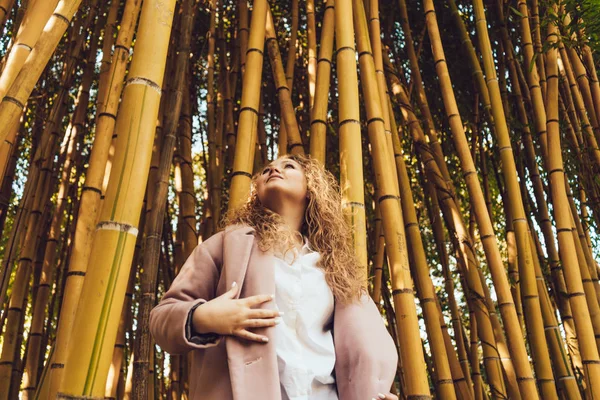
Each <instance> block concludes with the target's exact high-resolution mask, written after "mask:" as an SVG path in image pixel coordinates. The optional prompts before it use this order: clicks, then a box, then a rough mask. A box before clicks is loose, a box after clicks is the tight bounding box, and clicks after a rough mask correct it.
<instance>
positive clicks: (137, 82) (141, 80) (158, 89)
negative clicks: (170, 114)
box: [125, 76, 162, 94]
mask: <svg viewBox="0 0 600 400" xmlns="http://www.w3.org/2000/svg"><path fill="white" fill-rule="evenodd" d="M129 85H145V86H148V87H150V88H151V89H154V91H155V92H157V93H158V94H162V89H161V87H160V85H158V84H157V83H156V82H154V81H151V80H150V79H148V78H143V77H141V76H136V77H134V78H131V79H128V80H127V82H126V83H125V87H127V86H129Z"/></svg>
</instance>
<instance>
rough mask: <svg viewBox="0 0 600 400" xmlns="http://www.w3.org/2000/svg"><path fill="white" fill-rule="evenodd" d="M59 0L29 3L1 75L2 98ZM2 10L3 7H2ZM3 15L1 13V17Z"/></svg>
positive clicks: (39, 0) (0, 88) (36, 0)
mask: <svg viewBox="0 0 600 400" xmlns="http://www.w3.org/2000/svg"><path fill="white" fill-rule="evenodd" d="M57 3H58V0H33V1H30V2H29V4H28V5H27V9H26V11H25V15H24V16H23V21H22V22H21V25H20V26H19V30H18V32H17V36H16V38H15V40H14V44H13V45H12V47H11V49H10V53H9V54H8V55H7V56H6V62H5V64H4V69H3V70H2V75H1V76H0V100H2V99H3V98H4V95H6V93H7V92H8V90H9V89H10V87H11V85H12V83H13V82H14V80H15V78H16V77H17V75H18V74H19V72H20V71H21V68H22V67H23V65H24V64H25V60H27V57H28V56H29V54H30V53H31V50H32V49H33V47H34V46H35V45H36V43H37V41H38V39H39V38H40V35H41V34H42V29H44V25H46V22H48V19H49V18H50V15H52V12H53V11H54V9H55V8H56V4H57ZM0 10H1V7H0ZM1 18H2V15H1V14H0V19H1Z"/></svg>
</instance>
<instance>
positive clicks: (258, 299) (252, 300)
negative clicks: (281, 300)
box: [242, 294, 275, 307]
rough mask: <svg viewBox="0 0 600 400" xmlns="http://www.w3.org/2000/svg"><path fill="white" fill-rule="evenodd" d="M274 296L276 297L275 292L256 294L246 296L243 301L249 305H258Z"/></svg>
mask: <svg viewBox="0 0 600 400" xmlns="http://www.w3.org/2000/svg"><path fill="white" fill-rule="evenodd" d="M274 298H275V295H273V294H258V295H256V296H250V297H246V298H245V299H243V300H242V301H243V302H244V304H246V305H247V306H248V307H252V306H257V305H259V304H262V303H266V302H267V301H271V300H273V299H274Z"/></svg>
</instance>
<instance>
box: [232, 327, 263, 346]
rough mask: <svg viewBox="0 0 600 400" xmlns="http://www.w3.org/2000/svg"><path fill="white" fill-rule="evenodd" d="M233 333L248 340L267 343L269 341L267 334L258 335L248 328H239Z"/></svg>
mask: <svg viewBox="0 0 600 400" xmlns="http://www.w3.org/2000/svg"><path fill="white" fill-rule="evenodd" d="M233 334H234V335H235V336H238V337H241V338H244V339H247V340H251V341H253V342H261V343H266V342H268V341H269V338H268V337H266V336H262V335H257V334H256V333H252V332H249V331H247V330H246V329H239V330H237V331H235V332H233Z"/></svg>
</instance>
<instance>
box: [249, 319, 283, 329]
mask: <svg viewBox="0 0 600 400" xmlns="http://www.w3.org/2000/svg"><path fill="white" fill-rule="evenodd" d="M280 322H281V318H279V317H277V318H268V319H248V320H246V321H244V322H243V323H242V325H243V326H244V327H245V328H264V327H267V326H275V325H277V324H279V323H280Z"/></svg>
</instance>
